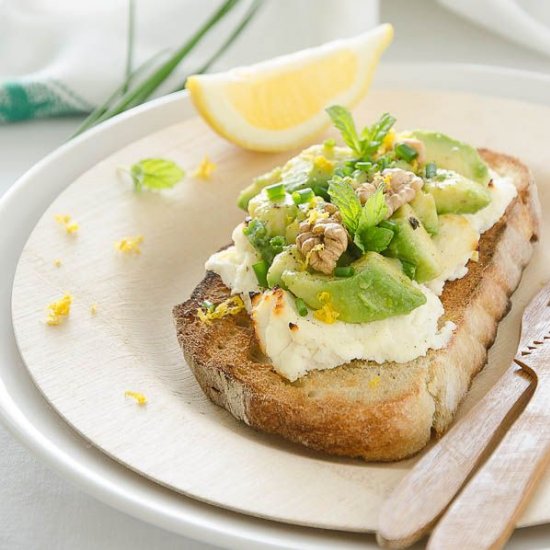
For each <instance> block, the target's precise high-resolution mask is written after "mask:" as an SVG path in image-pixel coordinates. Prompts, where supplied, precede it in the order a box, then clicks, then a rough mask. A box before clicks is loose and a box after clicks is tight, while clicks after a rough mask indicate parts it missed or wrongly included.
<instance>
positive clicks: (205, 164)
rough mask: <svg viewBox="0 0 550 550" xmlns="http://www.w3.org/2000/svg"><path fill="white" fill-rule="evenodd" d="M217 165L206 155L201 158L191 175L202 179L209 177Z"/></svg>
mask: <svg viewBox="0 0 550 550" xmlns="http://www.w3.org/2000/svg"><path fill="white" fill-rule="evenodd" d="M216 168H217V166H216V164H215V163H213V162H212V161H211V160H210V159H209V158H208V156H207V155H205V156H204V158H203V159H202V160H201V162H200V164H199V165H198V166H197V168H196V169H195V171H194V172H193V176H195V177H196V178H200V179H203V180H207V179H210V176H211V175H212V173H213V172H214V171H215V170H216Z"/></svg>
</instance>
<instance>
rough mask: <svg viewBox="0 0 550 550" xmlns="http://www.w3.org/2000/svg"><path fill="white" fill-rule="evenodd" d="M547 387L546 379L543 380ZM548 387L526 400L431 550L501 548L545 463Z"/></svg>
mask: <svg viewBox="0 0 550 550" xmlns="http://www.w3.org/2000/svg"><path fill="white" fill-rule="evenodd" d="M548 382H550V380H548ZM549 397H550V384H546V386H545V390H543V385H542V384H540V382H539V385H538V386H537V388H536V390H535V394H534V395H533V397H532V398H531V401H529V403H528V404H527V407H526V408H525V410H524V411H523V412H522V413H521V415H520V417H519V418H518V420H516V422H514V424H513V425H512V427H511V428H510V430H509V431H508V433H507V434H506V436H505V437H504V439H503V440H502V441H501V443H500V444H499V445H498V446H497V448H496V449H495V451H494V452H493V454H492V455H491V456H490V458H489V459H488V460H487V462H486V463H485V464H484V465H483V466H482V467H481V468H480V469H479V471H478V472H477V473H476V474H475V476H474V477H473V478H472V479H471V480H470V481H469V483H468V484H467V485H466V487H465V488H464V490H463V491H462V492H461V493H460V495H459V496H458V497H457V498H456V499H455V500H454V502H453V503H452V504H451V506H450V507H449V510H448V511H447V513H446V514H445V515H444V516H443V518H442V519H441V521H440V522H439V524H438V525H437V526H436V528H435V529H434V531H433V533H432V536H431V537H430V540H429V543H428V549H431V550H436V549H437V550H450V549H454V550H463V549H464V548H468V550H477V549H487V548H491V549H493V548H502V547H503V546H504V544H506V541H507V540H508V538H509V537H510V535H511V534H512V531H513V530H514V527H515V525H516V523H517V520H518V519H519V517H520V515H521V513H522V512H523V510H524V509H525V506H526V505H527V503H528V501H529V497H530V496H531V494H532V492H533V490H534V488H535V487H536V483H537V481H538V480H539V479H540V477H541V476H542V474H543V473H544V471H545V469H546V466H547V464H548V463H549V460H550V428H549V426H548V412H547V410H545V409H546V408H547V407H548V401H549Z"/></svg>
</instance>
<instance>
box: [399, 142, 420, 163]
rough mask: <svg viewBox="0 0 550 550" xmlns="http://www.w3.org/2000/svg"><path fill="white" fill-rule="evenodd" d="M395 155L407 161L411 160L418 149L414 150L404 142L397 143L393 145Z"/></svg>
mask: <svg viewBox="0 0 550 550" xmlns="http://www.w3.org/2000/svg"><path fill="white" fill-rule="evenodd" d="M395 155H396V156H397V158H400V159H403V160H406V161H407V162H411V161H413V160H414V159H415V158H416V157H417V156H418V151H415V150H414V149H413V148H412V147H411V146H410V145H407V144H406V143H398V144H397V145H396V146H395Z"/></svg>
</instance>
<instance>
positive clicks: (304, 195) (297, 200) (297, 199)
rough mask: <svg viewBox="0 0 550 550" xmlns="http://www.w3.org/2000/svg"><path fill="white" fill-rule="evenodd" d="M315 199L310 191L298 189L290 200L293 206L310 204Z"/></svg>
mask: <svg viewBox="0 0 550 550" xmlns="http://www.w3.org/2000/svg"><path fill="white" fill-rule="evenodd" d="M314 197H315V193H314V192H313V190H312V189H309V188H308V189H299V190H298V191H294V193H292V200H293V201H294V204H304V203H305V202H310V201H311V200H313V198H314Z"/></svg>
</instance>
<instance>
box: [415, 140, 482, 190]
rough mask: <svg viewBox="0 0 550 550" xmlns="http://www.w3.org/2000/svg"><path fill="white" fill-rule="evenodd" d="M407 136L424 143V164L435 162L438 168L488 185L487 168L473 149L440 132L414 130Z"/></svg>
mask: <svg viewBox="0 0 550 550" xmlns="http://www.w3.org/2000/svg"><path fill="white" fill-rule="evenodd" d="M407 135H409V136H411V137H413V138H416V139H418V140H420V141H421V142H422V143H424V146H425V148H426V163H428V162H435V163H436V164H437V166H438V167H440V168H447V169H449V170H454V171H455V172H458V173H459V174H462V175H463V176H465V177H467V178H469V179H471V180H474V181H475V182H477V183H481V184H482V185H487V184H488V183H489V180H490V179H491V176H490V175H489V168H488V167H487V164H485V162H483V160H482V158H481V157H480V156H479V153H478V152H477V149H476V148H475V147H472V146H471V145H468V144H467V143H463V142H462V141H458V140H457V139H453V138H451V137H449V136H446V135H445V134H441V133H440V132H430V131H428V130H414V131H412V132H408V133H407Z"/></svg>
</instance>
